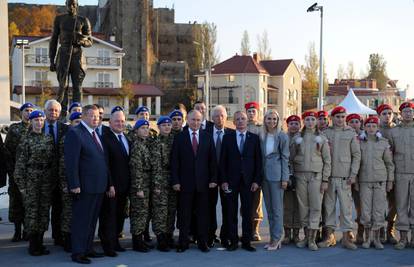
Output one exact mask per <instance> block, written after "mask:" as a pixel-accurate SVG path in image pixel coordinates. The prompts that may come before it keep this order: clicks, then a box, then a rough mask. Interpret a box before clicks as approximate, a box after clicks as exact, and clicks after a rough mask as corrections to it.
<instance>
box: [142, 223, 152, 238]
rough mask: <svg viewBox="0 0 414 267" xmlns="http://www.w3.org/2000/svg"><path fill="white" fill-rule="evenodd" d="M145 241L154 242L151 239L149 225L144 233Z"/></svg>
mask: <svg viewBox="0 0 414 267" xmlns="http://www.w3.org/2000/svg"><path fill="white" fill-rule="evenodd" d="M144 240H145V242H151V241H152V238H151V235H150V232H149V224H148V225H147V228H145V231H144Z"/></svg>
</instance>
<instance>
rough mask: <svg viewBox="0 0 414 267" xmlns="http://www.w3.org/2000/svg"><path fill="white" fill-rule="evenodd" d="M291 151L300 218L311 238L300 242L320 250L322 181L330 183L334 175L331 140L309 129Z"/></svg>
mask: <svg viewBox="0 0 414 267" xmlns="http://www.w3.org/2000/svg"><path fill="white" fill-rule="evenodd" d="M290 151H291V152H290V153H291V160H292V167H293V175H294V176H295V178H296V194H297V199H298V203H299V214H300V221H301V223H302V226H303V227H305V229H307V230H308V231H306V230H305V236H306V237H307V238H305V240H304V242H301V243H298V244H297V245H298V246H299V247H304V246H305V245H308V246H309V248H310V249H312V250H317V249H318V247H317V246H316V244H315V238H316V233H317V230H318V229H319V223H320V217H321V210H322V196H323V194H322V193H321V184H322V182H328V181H329V176H330V175H331V155H330V150H329V144H328V139H327V138H326V137H325V136H324V135H321V134H316V133H315V131H314V130H310V129H309V130H305V131H304V132H303V133H302V134H299V135H296V136H295V137H294V138H293V140H292V142H291V149H290ZM306 243H308V244H306Z"/></svg>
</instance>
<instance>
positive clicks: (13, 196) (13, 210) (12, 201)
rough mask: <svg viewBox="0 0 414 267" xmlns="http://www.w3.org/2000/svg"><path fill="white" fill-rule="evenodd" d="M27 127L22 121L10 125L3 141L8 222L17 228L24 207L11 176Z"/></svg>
mask: <svg viewBox="0 0 414 267" xmlns="http://www.w3.org/2000/svg"><path fill="white" fill-rule="evenodd" d="M29 126H30V123H29V122H24V121H21V122H19V123H13V124H12V125H10V127H9V131H8V132H7V135H6V139H5V141H4V147H5V150H6V159H7V161H6V162H7V165H6V166H7V173H8V174H9V187H8V194H9V221H10V222H12V223H14V224H15V225H16V226H17V227H20V225H21V224H23V222H24V206H23V200H22V196H21V194H20V191H19V189H18V187H17V184H16V182H15V179H14V175H13V174H14V169H15V164H16V149H17V146H18V145H19V144H20V142H21V139H22V136H24V135H26V133H27V131H28V129H29ZM19 232H20V231H19ZM19 235H20V234H19ZM16 241H17V240H16Z"/></svg>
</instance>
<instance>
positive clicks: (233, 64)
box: [212, 55, 268, 74]
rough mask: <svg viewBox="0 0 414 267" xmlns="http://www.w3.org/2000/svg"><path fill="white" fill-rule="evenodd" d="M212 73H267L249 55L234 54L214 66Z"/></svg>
mask: <svg viewBox="0 0 414 267" xmlns="http://www.w3.org/2000/svg"><path fill="white" fill-rule="evenodd" d="M213 69H214V70H213V71H212V74H238V73H257V74H268V73H267V71H266V70H265V69H264V68H263V67H262V66H261V65H260V64H258V63H257V62H256V61H255V60H254V59H253V58H252V57H251V56H240V55H235V56H233V57H231V58H229V59H227V60H225V61H223V62H221V63H219V64H217V65H215V66H213Z"/></svg>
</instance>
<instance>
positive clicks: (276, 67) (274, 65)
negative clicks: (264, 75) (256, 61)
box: [260, 59, 293, 76]
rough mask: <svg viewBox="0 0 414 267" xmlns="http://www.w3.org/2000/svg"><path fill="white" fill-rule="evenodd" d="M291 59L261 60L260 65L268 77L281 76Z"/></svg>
mask: <svg viewBox="0 0 414 267" xmlns="http://www.w3.org/2000/svg"><path fill="white" fill-rule="evenodd" d="M292 61H293V59H279V60H262V61H260V65H262V66H263V67H264V68H265V69H266V71H267V72H268V73H269V74H270V76H281V75H283V74H284V73H285V72H286V70H287V68H288V67H289V65H290V63H291V62H292Z"/></svg>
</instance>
